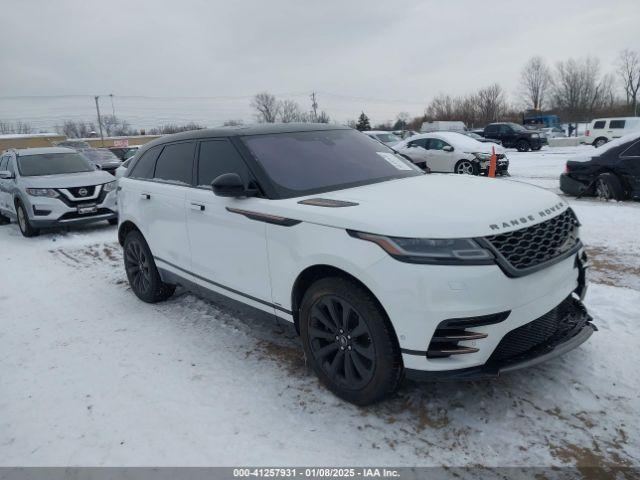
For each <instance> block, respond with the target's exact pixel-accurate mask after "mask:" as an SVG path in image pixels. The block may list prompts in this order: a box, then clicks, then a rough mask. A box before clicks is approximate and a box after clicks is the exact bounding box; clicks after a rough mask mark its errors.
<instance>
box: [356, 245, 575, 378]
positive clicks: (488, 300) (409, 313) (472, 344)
mask: <svg viewBox="0 0 640 480" xmlns="http://www.w3.org/2000/svg"><path fill="white" fill-rule="evenodd" d="M585 270H586V256H585V255H584V253H583V252H582V251H580V252H578V253H576V254H573V255H571V256H569V257H567V258H564V259H563V260H561V261H559V262H558V263H555V264H553V265H551V266H548V267H546V268H544V269H541V270H539V271H536V272H534V273H530V274H528V275H525V276H520V277H516V278H510V277H508V276H507V275H506V274H505V273H504V272H503V271H502V270H501V269H500V267H499V266H497V265H478V266H472V265H469V266H439V265H415V264H408V263H403V262H398V261H396V260H394V259H392V258H389V259H388V260H387V259H384V260H382V261H380V262H378V263H376V264H375V265H373V266H372V267H370V268H369V269H368V270H367V274H368V275H367V277H368V278H366V279H365V280H366V281H367V285H370V286H371V290H372V291H373V293H374V295H376V297H377V298H378V299H379V300H380V303H381V304H382V305H384V307H385V310H386V313H387V315H388V316H389V318H390V320H391V322H392V324H393V327H394V329H395V332H396V335H397V337H398V340H399V343H400V347H401V351H402V360H403V363H404V366H405V369H406V370H407V371H412V370H417V371H425V372H429V373H425V376H426V377H429V378H433V377H435V376H438V375H441V376H444V377H447V376H455V374H456V372H464V371H465V370H466V369H471V368H478V367H484V366H485V365H488V364H489V363H490V361H492V355H493V354H494V352H495V351H496V350H497V349H498V346H499V344H500V342H501V341H502V340H503V338H505V337H506V336H507V335H508V334H509V333H510V332H512V331H514V330H516V329H518V328H520V327H522V326H524V325H527V324H530V323H531V322H534V321H536V320H537V319H539V318H541V317H544V316H545V315H546V314H548V313H549V312H551V311H553V310H554V309H556V308H557V307H558V306H559V305H561V304H562V303H563V302H564V301H566V299H567V298H568V297H570V296H571V295H574V294H575V296H577V297H578V299H581V298H582V297H583V296H584V293H585V291H586V281H585ZM398 278H402V279H403V282H401V284H399V282H398V281H397V279H398ZM486 318H490V319H491V318H493V319H495V318H498V319H497V320H496V321H487V322H481V321H479V320H484V319H486ZM468 319H471V320H472V325H471V326H469V327H468V330H470V332H462V333H473V334H474V338H469V337H468V338H464V339H462V340H458V341H457V343H456V345H455V346H456V347H459V348H461V349H465V350H467V351H466V352H464V354H459V352H458V353H455V354H450V355H446V356H445V355H441V356H437V355H433V353H434V351H435V350H437V349H435V348H433V347H434V345H433V342H434V341H436V340H438V341H441V339H442V338H441V337H442V334H443V330H442V329H445V330H446V329H458V330H461V329H464V328H467V327H464V328H461V327H457V326H455V327H452V326H449V325H448V323H447V322H449V321H451V320H456V321H460V320H463V321H466V320H468ZM473 322H475V323H473ZM450 333H451V332H450ZM453 333H460V332H453ZM583 335H584V334H583ZM579 338H582V337H579ZM545 340H546V338H545ZM454 343H455V342H454ZM572 344H573V343H572ZM570 345H571V344H570ZM554 348H555V349H559V348H560V347H559V346H558V345H556V346H555V347H554ZM564 351H565V349H564V347H563V349H559V350H558V352H561V353H562V352H564ZM544 358H547V357H544ZM501 367H502V366H501ZM431 374H433V375H431Z"/></svg>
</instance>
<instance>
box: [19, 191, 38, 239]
mask: <svg viewBox="0 0 640 480" xmlns="http://www.w3.org/2000/svg"><path fill="white" fill-rule="evenodd" d="M16 213H17V216H18V227H20V233H22V235H23V236H24V237H27V238H29V237H36V236H38V235H40V230H39V229H37V228H34V227H33V226H32V225H31V221H30V220H29V215H27V211H26V210H25V208H24V205H22V202H21V201H20V200H17V201H16Z"/></svg>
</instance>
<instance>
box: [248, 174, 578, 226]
mask: <svg viewBox="0 0 640 480" xmlns="http://www.w3.org/2000/svg"><path fill="white" fill-rule="evenodd" d="M309 198H324V199H331V200H342V201H347V202H354V203H357V205H355V206H349V207H339V208H330V207H321V206H313V205H304V204H300V203H299V202H300V201H302V200H304V199H309ZM256 200H257V199H256ZM254 206H255V207H258V208H251V209H252V210H255V211H256V212H260V213H265V214H271V215H277V216H282V217H286V218H291V219H295V220H301V221H304V222H310V223H316V224H321V225H326V226H330V227H336V228H344V229H352V230H358V231H363V232H368V233H376V234H381V235H388V236H396V237H416V238H417V237H420V238H463V237H480V236H486V235H495V234H497V233H504V232H508V231H513V230H517V229H520V228H523V227H526V226H529V225H534V224H536V223H540V222H543V221H544V220H547V219H549V218H552V217H554V216H556V215H558V214H560V213H561V212H563V211H564V210H566V209H567V208H568V207H567V205H566V203H565V202H564V201H563V200H561V199H560V197H558V196H557V195H556V194H554V193H551V192H549V191H547V190H545V189H543V188H539V187H535V186H532V185H528V184H524V183H520V182H516V181H509V180H503V179H491V178H479V177H470V176H464V175H438V174H431V175H421V176H418V177H409V178H404V179H399V180H392V181H387V182H381V183H376V184H373V185H366V186H362V187H356V188H349V189H345V190H338V191H335V192H329V193H322V194H317V195H312V196H309V197H298V198H291V199H286V200H271V201H267V202H256V204H255V205H254ZM239 208H241V207H239Z"/></svg>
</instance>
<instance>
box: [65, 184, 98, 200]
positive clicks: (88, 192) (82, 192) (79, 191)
mask: <svg viewBox="0 0 640 480" xmlns="http://www.w3.org/2000/svg"><path fill="white" fill-rule="evenodd" d="M67 190H69V192H70V193H71V195H73V196H74V197H79V198H84V197H90V196H92V195H93V194H94V192H95V190H96V186H95V185H91V186H89V187H73V188H67Z"/></svg>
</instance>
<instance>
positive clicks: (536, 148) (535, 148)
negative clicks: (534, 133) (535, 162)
mask: <svg viewBox="0 0 640 480" xmlns="http://www.w3.org/2000/svg"><path fill="white" fill-rule="evenodd" d="M540 149H542V147H541V146H540V147H532V148H531V150H532V151H534V152H537V151H538V150H540Z"/></svg>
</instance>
